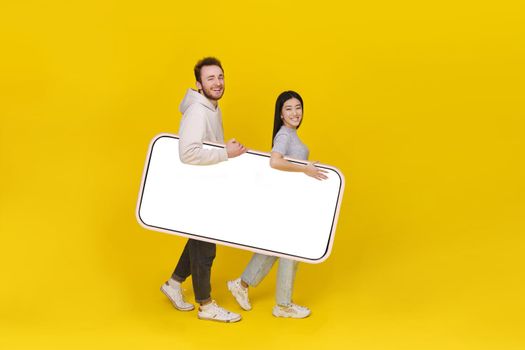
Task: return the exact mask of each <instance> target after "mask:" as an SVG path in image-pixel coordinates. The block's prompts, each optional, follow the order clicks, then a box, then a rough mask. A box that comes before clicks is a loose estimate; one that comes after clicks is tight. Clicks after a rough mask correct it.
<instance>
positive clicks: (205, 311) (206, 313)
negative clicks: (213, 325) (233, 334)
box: [197, 300, 241, 322]
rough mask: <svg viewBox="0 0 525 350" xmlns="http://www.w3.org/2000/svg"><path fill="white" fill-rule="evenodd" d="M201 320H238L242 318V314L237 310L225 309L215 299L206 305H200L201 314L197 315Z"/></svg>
mask: <svg viewBox="0 0 525 350" xmlns="http://www.w3.org/2000/svg"><path fill="white" fill-rule="evenodd" d="M197 317H199V318H200V319H201V320H210V321H219V322H237V321H240V320H241V315H239V314H236V313H235V312H231V311H228V310H226V309H223V308H222V307H220V306H219V305H217V303H216V302H215V300H212V301H211V303H209V304H206V305H201V306H200V307H199V314H198V315H197Z"/></svg>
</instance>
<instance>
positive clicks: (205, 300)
mask: <svg viewBox="0 0 525 350" xmlns="http://www.w3.org/2000/svg"><path fill="white" fill-rule="evenodd" d="M209 301H211V297H208V298H206V299H203V300H199V299H195V302H197V303H199V304H201V305H202V304H206V303H207V302H209Z"/></svg>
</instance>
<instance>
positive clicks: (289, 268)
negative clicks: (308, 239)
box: [241, 253, 297, 306]
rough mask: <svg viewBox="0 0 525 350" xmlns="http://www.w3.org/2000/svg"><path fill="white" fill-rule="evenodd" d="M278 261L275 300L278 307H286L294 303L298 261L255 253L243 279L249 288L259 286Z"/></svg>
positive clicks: (243, 274)
mask: <svg viewBox="0 0 525 350" xmlns="http://www.w3.org/2000/svg"><path fill="white" fill-rule="evenodd" d="M277 259H279V269H278V270H277V285H276V290H275V300H276V302H277V305H283V306H286V305H290V304H291V303H292V292H293V283H294V280H295V273H296V271H297V261H295V260H289V259H283V258H277V257H275V256H270V255H262V254H257V253H255V254H253V256H252V259H251V260H250V262H249V263H248V266H246V269H244V272H243V273H242V276H241V279H242V280H243V281H244V282H246V283H247V284H248V285H249V286H253V287H255V286H257V285H258V284H259V283H260V282H261V281H262V280H263V278H264V277H265V276H266V275H267V274H268V272H270V269H271V268H272V266H273V264H274V263H275V261H276V260H277Z"/></svg>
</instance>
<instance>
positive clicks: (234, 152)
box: [226, 139, 246, 158]
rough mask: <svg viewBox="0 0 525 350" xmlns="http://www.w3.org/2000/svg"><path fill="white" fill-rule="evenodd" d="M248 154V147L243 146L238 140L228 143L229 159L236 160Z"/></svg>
mask: <svg viewBox="0 0 525 350" xmlns="http://www.w3.org/2000/svg"><path fill="white" fill-rule="evenodd" d="M244 152H246V147H244V146H243V145H241V144H240V143H239V142H237V140H235V139H231V140H230V141H228V142H227V143H226V153H228V158H235V157H238V156H240V155H241V154H243V153H244Z"/></svg>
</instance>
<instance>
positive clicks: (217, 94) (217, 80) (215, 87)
mask: <svg viewBox="0 0 525 350" xmlns="http://www.w3.org/2000/svg"><path fill="white" fill-rule="evenodd" d="M197 88H198V89H199V90H202V92H203V94H204V96H206V97H207V98H208V99H210V100H212V101H218V100H219V99H220V98H221V97H222V95H223V94H224V73H223V72H222V69H221V68H220V67H219V66H204V67H202V68H201V82H197Z"/></svg>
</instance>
